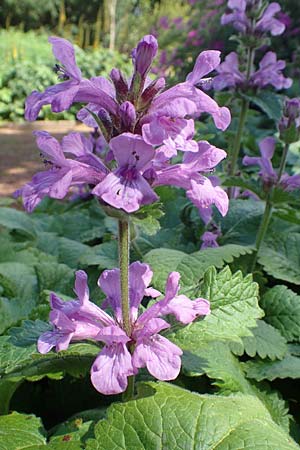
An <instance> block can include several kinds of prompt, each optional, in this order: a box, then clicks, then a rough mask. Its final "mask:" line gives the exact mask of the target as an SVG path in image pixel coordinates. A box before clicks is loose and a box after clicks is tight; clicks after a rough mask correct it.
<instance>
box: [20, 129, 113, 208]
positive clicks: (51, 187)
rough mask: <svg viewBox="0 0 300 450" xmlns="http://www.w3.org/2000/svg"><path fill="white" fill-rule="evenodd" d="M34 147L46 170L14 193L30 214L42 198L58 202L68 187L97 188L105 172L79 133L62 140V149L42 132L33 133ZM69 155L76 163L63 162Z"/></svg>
mask: <svg viewBox="0 0 300 450" xmlns="http://www.w3.org/2000/svg"><path fill="white" fill-rule="evenodd" d="M34 134H35V135H36V136H37V145H38V147H39V148H40V150H41V152H42V153H41V155H42V156H43V158H44V163H45V165H46V167H49V170H47V171H45V172H38V173H37V174H36V175H34V176H33V178H32V181H31V182H29V183H27V184H25V186H24V187H23V188H22V189H20V190H18V191H17V192H16V193H15V195H16V196H19V195H22V197H23V203H24V207H25V208H26V210H27V211H28V212H32V211H33V209H34V208H35V207H36V206H37V205H38V203H39V202H40V201H41V200H42V199H43V198H44V197H45V196H49V197H52V198H57V199H62V198H64V197H65V196H66V195H67V193H68V191H69V188H70V186H78V185H83V184H89V183H91V184H94V185H95V184H97V183H98V182H99V181H101V180H102V179H103V178H104V177H105V175H106V173H107V169H106V167H105V166H104V165H103V164H102V162H101V161H100V160H99V158H97V157H96V156H95V155H94V154H92V153H91V150H92V144H91V142H90V141H89V140H88V139H87V138H85V137H84V136H82V135H80V134H79V133H71V134H69V135H68V136H66V137H65V138H64V139H63V141H62V145H60V143H59V142H58V141H57V140H56V139H55V138H54V137H52V136H51V135H50V134H49V133H47V132H46V131H37V132H35V133H34ZM65 153H70V154H72V155H74V156H75V157H76V159H69V158H66V156H65Z"/></svg>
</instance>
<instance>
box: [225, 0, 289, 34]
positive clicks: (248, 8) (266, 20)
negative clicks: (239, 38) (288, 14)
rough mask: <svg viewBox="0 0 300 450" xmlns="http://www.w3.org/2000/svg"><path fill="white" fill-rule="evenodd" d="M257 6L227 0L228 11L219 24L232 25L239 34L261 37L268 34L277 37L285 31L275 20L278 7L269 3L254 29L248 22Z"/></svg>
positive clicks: (246, 1) (278, 21) (276, 4)
mask: <svg viewBox="0 0 300 450" xmlns="http://www.w3.org/2000/svg"><path fill="white" fill-rule="evenodd" d="M258 7H259V5H258V3H257V2H256V1H252V0H229V1H228V9H229V12H226V13H225V14H223V16H222V17H221V24H222V25H228V24H230V23H231V24H232V25H233V27H234V28H235V29H236V30H238V31H239V32H241V33H243V34H247V35H249V34H250V35H251V34H253V33H254V34H255V35H259V36H260V35H261V34H264V33H267V32H270V33H271V35H272V36H278V35H280V34H282V33H283V32H284V30H285V25H284V24H283V23H282V21H280V20H278V19H276V17H275V15H276V14H277V13H278V12H280V10H281V8H280V5H279V4H278V3H276V2H273V3H270V4H269V5H268V6H267V8H266V9H265V10H264V11H263V13H262V15H261V16H260V18H259V20H258V21H257V22H256V24H255V26H254V28H253V25H252V23H251V20H250V16H251V13H252V14H253V13H255V12H256V11H257V9H258Z"/></svg>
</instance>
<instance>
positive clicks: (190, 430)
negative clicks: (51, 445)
mask: <svg viewBox="0 0 300 450" xmlns="http://www.w3.org/2000/svg"><path fill="white" fill-rule="evenodd" d="M141 394H142V395H144V398H139V399H137V400H134V401H129V402H127V403H123V404H121V403H115V404H113V405H112V406H111V407H110V408H109V409H108V415H107V419H106V420H101V421H100V422H98V424H97V425H96V427H95V439H91V440H89V441H88V442H87V450H95V449H97V450H112V449H118V450H122V449H124V450H125V449H126V450H127V449H135V448H136V449H139V450H157V449H158V448H164V449H166V450H171V449H183V448H184V449H186V450H188V449H191V450H192V449H194V450H201V449H204V448H207V449H209V448H211V449H212V448H213V449H214V450H228V449H232V450H234V449H242V448H247V450H257V449H258V448H259V449H261V450H274V449H275V448H278V449H279V448H280V450H292V449H294V450H296V449H298V448H299V447H298V446H297V444H296V443H295V442H294V441H293V440H292V439H291V438H290V437H289V436H288V434H286V433H285V432H284V431H283V430H282V429H281V428H280V427H279V426H278V425H276V424H275V423H274V422H273V421H272V419H271V416H270V414H269V412H268V411H267V409H266V408H265V407H264V406H263V404H262V403H261V402H260V401H259V400H258V399H257V398H255V397H252V396H247V395H232V396H228V397H222V396H211V395H198V394H194V393H191V392H189V391H186V390H184V389H181V388H179V387H176V386H173V385H170V384H165V383H148V384H147V385H144V386H142V392H141Z"/></svg>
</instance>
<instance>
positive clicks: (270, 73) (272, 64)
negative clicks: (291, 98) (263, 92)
mask: <svg viewBox="0 0 300 450" xmlns="http://www.w3.org/2000/svg"><path fill="white" fill-rule="evenodd" d="M285 66H286V64H285V61H283V60H282V59H279V60H278V61H277V57H276V53H274V52H268V53H266V54H265V56H264V57H263V58H262V60H261V61H260V63H259V70H257V71H256V72H254V73H253V75H252V76H251V83H252V84H253V85H254V86H258V87H259V88H264V87H266V86H267V85H269V84H270V85H272V86H273V87H274V88H275V89H288V88H289V87H291V85H292V84H293V80H292V79H291V78H285V77H284V76H283V74H282V73H281V71H282V70H283V69H284V68H285Z"/></svg>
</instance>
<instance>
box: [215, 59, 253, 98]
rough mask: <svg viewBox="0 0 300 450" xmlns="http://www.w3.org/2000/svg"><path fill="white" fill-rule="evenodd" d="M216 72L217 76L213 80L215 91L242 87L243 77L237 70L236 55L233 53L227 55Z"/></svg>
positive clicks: (244, 79) (244, 78)
mask: <svg viewBox="0 0 300 450" xmlns="http://www.w3.org/2000/svg"><path fill="white" fill-rule="evenodd" d="M216 71H217V72H218V75H217V76H216V77H215V78H214V79H213V87H214V89H216V90H217V91H221V90H222V89H225V88H235V87H236V86H243V84H244V83H245V81H246V77H245V75H244V74H243V73H242V72H240V70H239V61H238V55H237V53H235V52H231V53H229V55H227V56H226V58H225V61H224V62H223V63H221V64H220V65H219V66H218V67H217V68H216Z"/></svg>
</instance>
